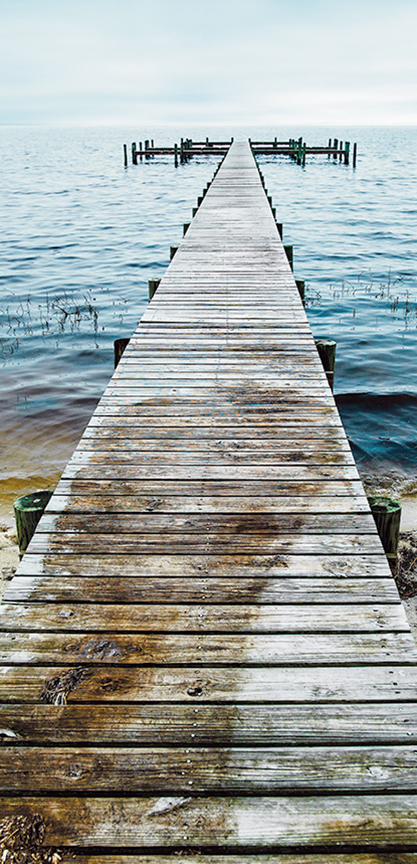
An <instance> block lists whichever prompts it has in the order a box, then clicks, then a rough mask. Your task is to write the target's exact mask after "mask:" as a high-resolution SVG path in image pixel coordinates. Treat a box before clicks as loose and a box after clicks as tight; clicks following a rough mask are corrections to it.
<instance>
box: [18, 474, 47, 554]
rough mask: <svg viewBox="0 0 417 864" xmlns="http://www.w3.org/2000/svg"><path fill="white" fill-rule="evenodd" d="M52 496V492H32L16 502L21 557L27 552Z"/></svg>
mask: <svg viewBox="0 0 417 864" xmlns="http://www.w3.org/2000/svg"><path fill="white" fill-rule="evenodd" d="M51 496H52V492H51V491H50V490H44V491H42V492H32V493H31V494H30V495H22V497H21V498H18V499H17V501H15V502H14V516H15V520H16V532H17V539H18V541H19V551H20V555H21V556H22V555H23V553H24V552H26V549H27V548H28V546H29V543H30V541H31V539H32V537H33V535H34V533H35V528H36V526H37V524H38V522H39V519H40V518H41V516H42V513H43V511H44V510H45V507H46V505H47V503H48V501H49V499H50V498H51Z"/></svg>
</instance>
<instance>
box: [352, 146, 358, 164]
mask: <svg viewBox="0 0 417 864" xmlns="http://www.w3.org/2000/svg"><path fill="white" fill-rule="evenodd" d="M356 156H357V145H356V143H355V144H354V145H353V159H352V168H356Z"/></svg>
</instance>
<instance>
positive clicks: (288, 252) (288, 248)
mask: <svg viewBox="0 0 417 864" xmlns="http://www.w3.org/2000/svg"><path fill="white" fill-rule="evenodd" d="M284 252H285V254H286V256H287V259H288V264H289V265H290V267H291V270H292V269H293V267H294V246H284Z"/></svg>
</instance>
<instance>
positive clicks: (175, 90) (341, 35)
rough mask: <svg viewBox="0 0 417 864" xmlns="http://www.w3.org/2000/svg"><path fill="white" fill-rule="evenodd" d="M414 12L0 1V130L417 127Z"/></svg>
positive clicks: (299, 0) (285, 1)
mask: <svg viewBox="0 0 417 864" xmlns="http://www.w3.org/2000/svg"><path fill="white" fill-rule="evenodd" d="M416 42H417V2H416V0H347V2H342V0H331V2H330V0H0V124H2V125H15V124H17V125H20V124H30V125H32V124H34V125H40V124H58V125H102V124H103V125H104V124H105V125H111V124H120V125H131V124H138V123H147V124H149V123H154V124H162V125H168V124H174V125H175V124H177V123H180V122H181V123H183V122H187V123H194V124H219V125H220V124H224V125H227V126H230V125H231V124H234V125H238V124H241V125H246V124H251V125H260V124H262V125H276V124H279V125H286V124H292V123H295V122H296V123H298V124H304V125H334V124H335V123H339V124H344V125H376V124H379V125H417V49H416Z"/></svg>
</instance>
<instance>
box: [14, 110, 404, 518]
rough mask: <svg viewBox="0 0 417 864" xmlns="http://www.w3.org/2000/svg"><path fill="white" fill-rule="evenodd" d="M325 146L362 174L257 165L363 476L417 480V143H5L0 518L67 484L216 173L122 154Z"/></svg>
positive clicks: (25, 136) (368, 139)
mask: <svg viewBox="0 0 417 864" xmlns="http://www.w3.org/2000/svg"><path fill="white" fill-rule="evenodd" d="M203 134H204V136H205V135H206V134H209V135H210V137H213V138H215V137H220V138H222V139H223V138H225V137H229V136H230V135H231V134H234V135H235V136H236V137H238V136H239V137H243V136H246V135H250V136H251V137H252V138H254V139H256V138H258V137H259V138H260V137H267V138H271V137H273V136H274V135H277V136H278V137H279V138H284V139H285V138H288V137H289V136H291V137H298V136H299V135H301V134H302V135H303V136H304V138H305V139H306V140H307V142H308V143H309V144H310V143H311V144H313V143H317V144H326V143H327V140H328V138H329V137H330V135H331V136H332V137H334V136H335V135H337V136H338V137H339V139H342V140H346V139H348V140H350V141H351V142H353V141H357V142H358V146H359V154H360V155H359V160H358V166H357V169H356V171H353V169H352V167H351V166H349V167H346V166H344V165H340V164H339V163H334V162H333V160H330V161H328V160H327V159H326V158H323V157H310V159H309V160H308V162H307V166H306V168H305V169H302V168H300V167H299V166H297V165H295V164H293V163H292V162H290V161H289V160H287V159H284V158H279V159H276V158H272V157H260V160H259V161H260V162H261V163H262V166H263V172H264V175H265V180H266V185H267V187H268V191H269V193H270V194H271V195H272V196H273V199H274V204H275V205H276V207H277V219H278V221H280V222H283V223H284V239H285V242H287V243H293V244H294V247H295V274H296V276H298V277H300V278H305V279H306V280H307V296H308V304H307V305H308V314H309V319H310V322H311V325H312V327H313V330H314V332H315V333H316V334H317V335H325V336H330V337H332V338H334V339H336V340H337V343H338V349H337V370H336V393H337V394H338V404H339V408H340V410H341V412H342V416H343V419H344V421H345V425H346V429H347V432H348V434H349V437H350V439H351V441H352V443H353V446H354V450H355V455H356V457H357V459H358V460H359V462H360V464H362V466H363V467H364V469H365V468H366V469H368V470H369V469H371V470H373V469H374V468H377V469H378V470H386V469H387V468H392V467H394V468H396V469H398V470H399V471H400V472H402V473H403V474H404V477H407V478H408V480H407V482H409V483H410V482H411V484H413V483H414V478H415V477H416V478H417V470H416V457H417V444H416V432H417V412H416V407H417V364H416V348H417V278H416V269H417V255H416V252H417V235H416V203H415V202H416V200H417V188H416V187H417V183H416V179H417V129H379V128H378V129H370V128H366V129H365V128H358V129H352V128H350V129H344V128H340V127H338V128H337V129H336V128H335V129H324V128H316V129H305V128H301V127H300V128H298V129H293V128H291V129H289V128H278V127H277V128H275V127H274V128H273V129H272V128H271V129H266V128H264V129H253V128H252V129H236V128H234V129H221V130H215V129H213V128H211V129H209V128H204V130H202V129H191V128H187V129H178V130H176V129H169V130H167V129H155V128H154V129H141V128H139V129H138V128H131V129H123V128H100V129H45V128H42V129H41V128H3V129H0V148H1V158H0V172H1V175H2V176H1V187H2V190H3V196H2V204H1V208H2V235H1V245H2V257H1V261H2V264H1V271H0V370H1V371H0V374H1V393H0V400H1V404H0V408H1V410H0V440H1V442H2V447H1V463H0V470H1V487H2V490H1V493H0V518H1V519H2V520H3V521H10V517H11V513H12V503H13V500H14V498H15V497H17V495H19V494H22V493H23V492H28V491H33V490H35V489H38V488H43V487H45V486H48V485H49V484H51V483H54V482H56V480H57V479H58V476H59V474H60V472H61V471H62V468H63V466H64V465H65V463H66V461H67V460H68V458H69V457H70V455H71V452H72V450H73V448H74V446H75V444H76V443H77V440H78V438H79V437H80V435H81V433H82V431H83V428H84V426H85V425H86V423H87V421H88V419H89V417H90V415H91V413H92V411H93V409H94V406H95V404H96V402H97V400H98V398H99V396H100V394H101V392H102V391H103V389H104V387H105V386H106V384H107V381H108V379H109V378H110V376H111V374H112V369H113V340H114V339H115V338H117V337H118V336H125V335H127V336H129V335H131V333H132V332H133V331H134V329H135V327H136V325H137V323H138V321H139V320H140V318H141V315H142V314H143V311H144V310H145V308H146V304H147V294H148V279H149V278H158V277H159V276H161V274H162V273H163V272H164V270H165V268H166V266H167V265H168V263H169V247H170V245H171V244H172V245H175V244H176V243H177V242H179V241H180V239H181V236H182V223H183V222H186V221H189V220H190V217H191V208H192V207H193V206H195V203H196V198H197V196H198V195H199V194H200V193H201V190H202V188H203V187H204V185H205V184H206V182H207V181H208V180H209V179H210V178H211V176H212V173H213V170H214V167H215V165H217V163H218V158H216V157H201V158H200V159H194V160H192V161H191V162H189V163H188V164H187V165H182V166H179V167H178V168H177V169H176V168H175V167H174V164H173V160H172V159H171V158H170V157H161V158H158V159H155V160H153V161H149V162H148V163H146V164H145V163H143V164H141V165H138V166H137V167H135V166H129V169H128V170H124V168H123V152H122V147H123V143H125V142H126V143H127V144H128V145H130V143H131V141H133V140H136V141H138V140H144V139H145V138H151V137H153V138H154V139H155V141H156V143H157V144H162V143H169V144H172V143H173V142H174V141H178V140H179V138H180V137H181V135H184V136H186V135H188V136H191V137H194V138H195V139H201V136H202V135H203Z"/></svg>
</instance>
